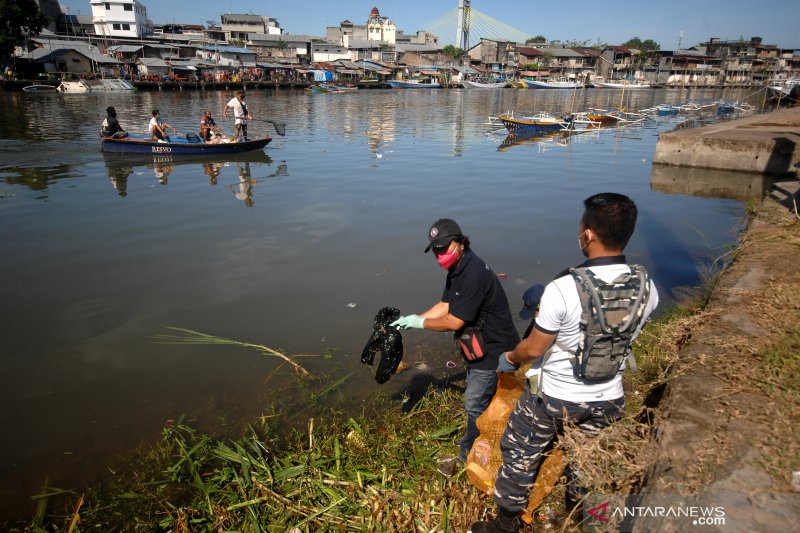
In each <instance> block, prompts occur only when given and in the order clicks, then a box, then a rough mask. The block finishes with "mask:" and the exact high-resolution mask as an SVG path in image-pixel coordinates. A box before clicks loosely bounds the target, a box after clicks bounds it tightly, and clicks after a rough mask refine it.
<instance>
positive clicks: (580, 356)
mask: <svg viewBox="0 0 800 533" xmlns="http://www.w3.org/2000/svg"><path fill="white" fill-rule="evenodd" d="M629 266H630V269H631V272H630V273H628V274H621V275H619V276H618V277H617V278H616V279H615V280H614V281H612V282H611V283H606V282H604V281H603V280H601V279H599V278H598V277H597V276H595V275H594V274H593V273H592V271H591V270H589V269H588V268H587V267H581V268H571V269H570V273H571V274H572V277H573V278H574V279H575V285H576V286H577V288H578V294H579V295H580V299H581V323H580V339H579V341H578V348H577V350H569V349H567V348H565V347H564V346H562V345H561V344H560V343H558V346H559V347H560V348H561V349H562V350H564V351H567V352H569V353H570V354H572V357H571V360H572V367H573V371H574V372H575V377H577V378H579V379H582V380H585V381H590V382H603V381H608V380H610V379H612V378H613V377H614V376H616V375H617V372H619V370H620V369H621V368H622V367H623V365H624V364H625V361H626V360H627V361H628V363H629V365H630V367H631V368H632V369H634V370H635V369H636V361H635V359H634V358H633V353H632V351H631V342H632V341H633V334H634V332H635V331H636V328H637V327H638V326H639V324H640V323H641V321H642V318H643V316H644V310H645V308H646V307H647V301H648V299H649V298H650V277H649V276H648V274H647V271H646V270H645V269H644V267H642V266H639V265H629Z"/></svg>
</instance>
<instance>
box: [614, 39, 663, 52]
mask: <svg viewBox="0 0 800 533" xmlns="http://www.w3.org/2000/svg"><path fill="white" fill-rule="evenodd" d="M622 46H624V47H625V48H633V49H635V50H642V51H650V50H661V45H660V44H658V43H657V42H655V41H654V40H653V39H646V40H644V41H642V40H641V39H639V38H638V37H634V38H633V39H629V40H628V41H626V42H624V43H622Z"/></svg>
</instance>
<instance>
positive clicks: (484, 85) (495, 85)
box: [461, 80, 508, 89]
mask: <svg viewBox="0 0 800 533" xmlns="http://www.w3.org/2000/svg"><path fill="white" fill-rule="evenodd" d="M461 85H462V86H463V87H464V88H465V89H502V88H504V87H506V86H507V85H508V84H507V83H506V81H505V80H484V81H481V80H463V81H462V82H461Z"/></svg>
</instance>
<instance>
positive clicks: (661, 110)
mask: <svg viewBox="0 0 800 533" xmlns="http://www.w3.org/2000/svg"><path fill="white" fill-rule="evenodd" d="M680 112H681V106H677V105H671V104H661V105H660V106H657V107H656V115H658V116H659V117H670V116H675V115H677V114H678V113H680Z"/></svg>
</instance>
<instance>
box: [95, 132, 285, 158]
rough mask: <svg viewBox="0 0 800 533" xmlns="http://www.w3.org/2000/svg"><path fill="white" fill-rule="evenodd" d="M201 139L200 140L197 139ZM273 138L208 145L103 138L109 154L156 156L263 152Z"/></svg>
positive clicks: (176, 140)
mask: <svg viewBox="0 0 800 533" xmlns="http://www.w3.org/2000/svg"><path fill="white" fill-rule="evenodd" d="M197 139H199V138H197ZM271 140H272V137H269V136H267V137H264V138H262V139H254V140H252V141H238V142H223V143H219V144H216V143H206V142H203V141H202V140H200V141H195V142H192V141H189V140H188V139H185V138H183V139H180V138H177V137H175V138H172V139H170V141H168V142H165V141H153V140H152V139H151V138H150V137H148V136H145V135H131V136H129V137H125V138H123V139H114V138H112V137H103V138H102V150H103V152H106V153H109V154H154V155H180V156H201V155H224V154H238V153H242V152H250V151H253V150H262V149H263V148H264V147H265V146H266V145H267V144H269V142H270V141H271Z"/></svg>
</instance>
